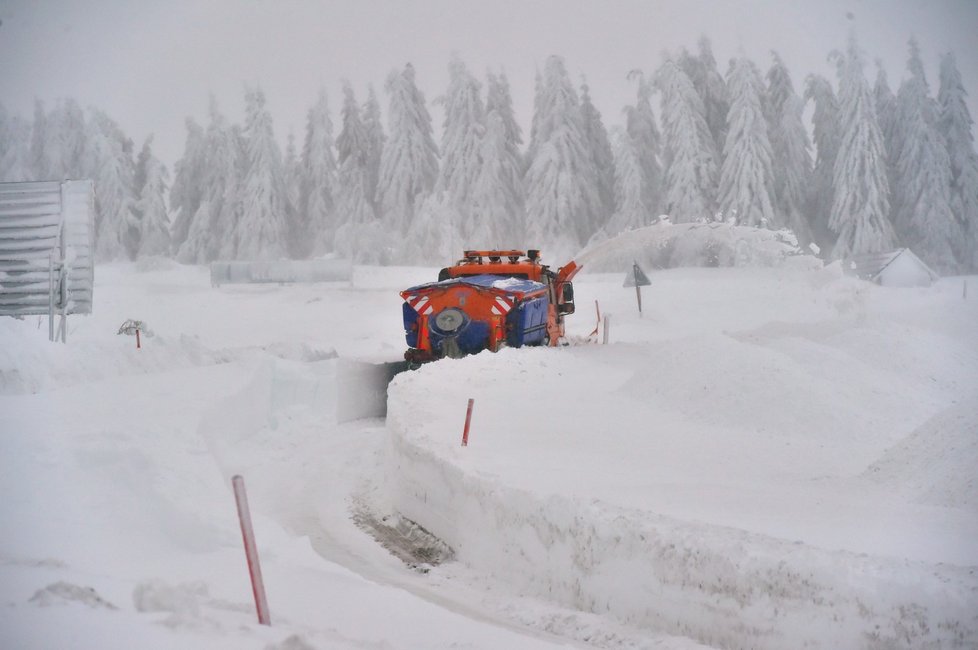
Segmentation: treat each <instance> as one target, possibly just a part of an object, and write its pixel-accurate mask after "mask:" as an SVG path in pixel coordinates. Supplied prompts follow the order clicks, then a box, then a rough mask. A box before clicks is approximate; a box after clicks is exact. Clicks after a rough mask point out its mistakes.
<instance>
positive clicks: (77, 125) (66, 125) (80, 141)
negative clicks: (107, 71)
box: [45, 98, 90, 180]
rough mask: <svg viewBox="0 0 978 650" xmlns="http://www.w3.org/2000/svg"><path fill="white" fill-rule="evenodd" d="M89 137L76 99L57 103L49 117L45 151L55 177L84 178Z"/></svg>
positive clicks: (52, 175)
mask: <svg viewBox="0 0 978 650" xmlns="http://www.w3.org/2000/svg"><path fill="white" fill-rule="evenodd" d="M86 141H87V136H86V128H85V114H84V113H83V112H82V109H81V107H80V106H78V103H77V102H76V101H75V100H74V99H70V98H69V99H62V100H60V101H58V103H57V104H55V107H54V109H53V110H52V111H51V112H50V113H49V114H48V118H47V143H46V145H45V151H46V152H47V155H48V160H49V163H50V165H51V167H50V169H49V172H50V173H51V178H52V179H59V180H60V179H64V178H84V177H86V176H87V175H88V174H89V173H90V171H89V170H88V169H87V168H86V160H87V154H86V148H87V142H86Z"/></svg>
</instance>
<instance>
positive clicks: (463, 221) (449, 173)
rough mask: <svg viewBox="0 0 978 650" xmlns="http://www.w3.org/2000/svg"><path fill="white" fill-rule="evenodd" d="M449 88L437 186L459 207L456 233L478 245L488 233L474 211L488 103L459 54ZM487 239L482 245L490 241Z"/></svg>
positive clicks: (451, 66) (451, 70)
mask: <svg viewBox="0 0 978 650" xmlns="http://www.w3.org/2000/svg"><path fill="white" fill-rule="evenodd" d="M448 78H449V81H448V92H447V93H446V94H445V98H444V106H445V121H444V130H443V132H442V133H443V135H442V141H441V143H442V144H441V154H442V158H441V173H440V175H439V177H438V183H437V185H436V190H437V191H438V192H444V193H445V200H446V201H447V202H448V204H449V205H450V206H452V209H454V211H455V220H454V221H455V227H456V228H457V229H458V232H457V233H455V234H456V235H457V236H458V237H459V238H460V239H461V241H462V242H470V243H468V244H466V245H468V246H475V245H476V243H475V241H474V239H473V238H474V237H477V236H485V235H486V234H487V232H488V230H487V228H486V226H487V225H488V224H479V223H475V215H474V214H473V212H472V202H473V198H474V197H473V192H474V187H475V182H476V177H477V176H478V175H479V169H480V167H481V162H482V161H481V151H480V149H481V145H482V138H483V135H484V133H485V121H486V115H485V107H484V106H483V104H482V97H481V96H480V92H481V84H480V83H479V82H478V81H477V80H476V79H475V77H473V76H472V74H471V73H469V71H468V68H466V67H465V64H464V63H463V62H462V60H461V59H459V58H458V56H457V55H453V56H452V59H451V61H450V63H449V64H448ZM488 243H489V242H483V244H481V245H485V244H488Z"/></svg>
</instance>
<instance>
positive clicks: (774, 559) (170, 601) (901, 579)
mask: <svg viewBox="0 0 978 650" xmlns="http://www.w3.org/2000/svg"><path fill="white" fill-rule="evenodd" d="M202 271H203V270H198V269H193V268H186V267H176V268H163V269H157V270H153V269H148V270H147V269H145V268H144V269H134V268H133V267H131V266H120V267H106V268H104V269H101V273H100V276H101V277H100V281H101V287H102V289H101V291H102V293H101V294H100V295H101V296H102V298H101V300H102V303H101V305H102V309H101V310H97V312H96V314H95V315H93V317H91V318H88V319H75V320H72V321H71V323H70V325H69V345H68V346H51V345H50V344H48V343H47V341H46V340H45V338H44V337H43V336H42V335H43V332H37V331H36V330H35V328H34V323H33V322H27V321H24V322H16V321H4V322H2V323H0V328H2V329H0V341H3V343H4V345H2V346H0V370H2V380H3V381H2V393H3V394H2V396H0V401H2V405H0V424H2V429H3V432H4V436H3V440H4V454H3V466H2V467H0V471H2V473H0V476H2V478H0V481H2V485H0V487H2V489H3V490H4V492H5V495H7V497H8V498H7V499H6V500H5V502H4V504H5V505H4V506H3V511H2V512H3V520H4V523H5V529H7V530H13V531H15V533H14V534H12V535H7V536H5V538H4V541H3V544H2V546H0V555H2V564H0V572H2V574H3V579H2V580H0V584H3V587H2V588H0V600H2V602H4V603H5V604H6V605H7V607H5V608H4V609H2V610H0V617H3V620H0V630H3V632H0V634H3V635H7V636H5V637H3V636H0V640H3V641H4V643H3V644H2V645H13V646H16V647H54V646H58V645H59V642H58V641H59V640H64V639H67V638H74V637H77V636H79V635H80V636H82V637H84V638H86V639H88V640H91V643H90V644H89V645H87V646H85V647H109V648H111V647H130V646H131V645H132V643H131V640H132V639H133V638H135V639H142V640H143V643H144V644H145V645H160V646H166V645H173V643H174V640H173V635H178V636H179V639H180V641H179V643H180V644H181V645H182V646H183V647H202V648H203V647H255V648H263V647H266V646H267V647H280V648H305V647H314V648H315V647H351V648H357V647H374V646H375V645H377V644H387V645H388V646H390V647H451V646H452V644H457V643H463V644H468V645H470V646H472V647H486V648H489V647H527V648H530V647H532V648H536V647H549V646H552V645H553V644H554V643H555V642H556V643H561V642H563V643H570V644H573V645H578V644H584V645H590V646H597V647H676V648H688V647H695V645H696V643H695V642H694V641H689V640H684V639H681V638H676V637H668V636H663V633H664V632H666V633H672V634H682V635H689V636H692V637H694V638H696V639H698V640H700V641H704V642H707V643H710V644H715V645H717V646H719V647H742V646H754V647H788V646H790V647H795V646H800V645H803V644H805V643H807V644H808V645H809V646H810V647H843V646H844V647H955V646H956V645H958V646H960V645H964V646H967V645H969V644H971V645H973V644H974V643H975V639H976V637H975V634H976V633H975V629H976V627H978V626H976V622H975V612H976V611H978V606H976V596H975V593H976V591H975V590H976V585H975V577H974V567H975V565H976V564H978V560H976V558H975V556H974V554H975V550H974V545H973V544H972V543H970V540H973V539H974V538H975V535H976V531H975V527H976V519H978V516H976V513H978V498H976V490H975V484H974V479H973V478H972V476H973V475H974V471H973V468H974V467H976V466H978V458H976V456H978V451H976V433H975V430H974V423H975V421H976V419H978V418H976V414H975V410H976V408H975V406H976V404H978V399H976V396H975V394H974V392H973V391H974V390H975V387H976V386H978V377H976V373H978V359H976V352H975V351H976V350H978V340H976V336H978V334H976V332H975V328H974V326H973V325H974V323H975V322H978V301H965V300H962V299H961V292H960V281H958V282H957V283H955V282H953V281H950V280H948V281H945V282H943V283H941V284H939V285H938V286H935V287H932V288H930V289H924V290H883V289H879V288H877V287H872V286H868V285H865V284H862V283H857V282H853V281H850V280H847V279H844V278H841V277H839V275H838V273H837V271H836V270H834V269H826V270H824V271H814V272H813V271H786V270H731V269H727V270H682V271H671V272H666V273H659V274H655V275H654V276H653V286H651V287H648V288H646V290H645V291H646V293H645V295H644V298H645V301H644V304H645V306H646V311H645V315H644V317H643V318H641V319H640V318H638V315H637V314H636V313H634V310H635V307H634V292H633V291H631V290H623V289H621V287H620V282H621V278H620V277H618V276H590V277H588V276H584V277H582V278H581V279H580V281H579V282H578V283H577V286H578V305H579V313H578V314H577V315H576V316H574V317H573V318H572V319H571V320H570V321H569V323H570V324H571V327H572V334H574V335H577V336H580V335H583V334H586V333H587V332H588V331H590V329H592V328H593V325H594V323H593V319H592V318H591V317H590V315H589V313H588V312H589V310H588V309H587V306H588V305H589V304H591V301H593V299H595V298H597V299H599V300H600V301H601V305H602V310H603V311H605V312H608V311H611V312H612V313H613V314H614V320H613V323H614V326H613V327H614V329H613V333H612V340H613V344H612V345H609V346H608V347H606V348H604V347H600V346H590V347H573V348H567V349H561V350H542V349H541V350H522V351H516V350H508V351H504V352H503V353H501V354H499V355H479V356H476V357H472V358H469V359H465V360H462V361H461V362H454V363H437V364H433V365H430V366H427V367H425V368H424V369H422V370H421V371H419V372H416V373H411V374H409V375H402V376H401V377H399V378H398V379H397V380H396V381H395V383H394V386H393V387H392V398H391V402H390V417H389V420H388V422H387V424H386V428H385V426H384V425H383V423H381V422H377V421H373V422H363V423H351V424H346V425H335V424H332V423H333V422H335V420H336V411H337V409H338V407H339V406H338V405H337V403H336V392H335V383H336V381H335V377H336V374H335V373H336V368H337V365H338V363H337V362H336V361H335V360H333V359H332V357H333V356H334V355H335V354H339V355H340V356H357V357H360V358H364V357H374V358H394V357H396V355H397V354H398V353H399V351H400V349H401V346H402V341H401V337H400V333H399V331H398V327H399V320H398V317H399V314H400V311H399V300H398V298H397V296H396V289H397V288H399V287H400V286H401V285H404V284H406V283H410V282H411V281H413V280H415V279H421V280H423V279H426V278H427V277H428V276H430V275H431V273H432V272H431V271H424V270H408V271H407V273H408V274H413V275H410V277H407V276H406V275H405V273H406V271H405V270H403V269H400V270H393V271H387V270H373V269H359V271H360V275H359V276H358V277H357V278H355V280H354V285H355V288H353V287H346V286H333V287H330V286H325V285H311V286H291V287H238V288H224V289H220V290H214V289H211V288H210V287H209V286H208V285H207V284H206V276H205V275H204V273H203V272H202ZM130 317H135V318H140V319H142V320H145V321H146V322H147V323H148V324H149V325H150V326H151V327H152V328H153V329H154V331H155V332H156V336H155V337H154V338H153V339H149V340H147V341H144V348H143V349H142V350H140V351H139V352H137V351H136V350H135V349H134V346H133V345H132V343H133V342H132V341H129V340H126V339H125V338H124V337H121V336H120V337H116V336H115V335H114V332H115V329H114V327H115V328H117V326H118V323H121V322H122V321H123V320H125V319H126V318H130ZM116 321H118V322H116ZM113 326H114V327H113ZM35 335H36V336H35ZM8 344H9V345H8ZM25 390H26V391H36V394H35V395H28V394H24V392H25ZM468 397H475V398H476V411H475V418H474V422H473V430H472V439H471V442H470V447H469V448H467V449H465V450H462V449H461V448H460V447H459V444H458V443H459V436H460V434H461V424H462V419H463V417H464V408H465V400H466V399H467V398H468ZM385 440H387V443H385V442H384V441H385ZM233 473H242V474H244V475H245V476H246V478H247V480H248V486H249V495H250V497H251V499H252V508H253V510H254V511H255V513H256V524H257V526H258V537H259V546H260V550H261V551H262V553H263V562H264V563H265V568H266V583H267V584H268V586H269V591H270V601H271V608H272V616H273V628H271V629H270V630H267V629H262V628H259V627H258V626H256V625H254V622H253V612H252V611H251V608H250V604H249V600H248V599H249V596H250V591H249V588H248V586H247V582H246V580H247V578H246V576H245V574H244V571H243V566H242V565H243V560H242V557H241V550H240V538H239V537H238V536H237V529H236V523H235V522H234V520H233V509H232V507H231V500H230V494H229V489H228V486H227V479H228V478H229V477H230V475H231V474H233ZM364 505H365V506H366V507H369V508H371V509H372V510H373V511H375V512H378V513H384V512H386V511H390V510H394V509H397V510H399V511H401V512H403V513H404V514H405V515H407V516H409V517H411V518H413V519H416V520H417V521H419V522H421V523H422V524H423V525H425V526H426V527H427V528H429V529H430V530H432V531H433V532H435V533H437V534H438V535H439V536H441V537H442V538H443V539H444V540H445V541H446V542H447V543H449V544H450V545H451V546H452V547H453V549H454V550H455V552H456V556H457V561H455V562H451V563H448V564H445V565H442V566H440V567H437V568H436V569H433V570H432V571H431V572H430V573H428V574H427V575H419V574H417V573H415V572H413V571H411V570H410V569H408V568H406V567H405V566H403V565H402V564H401V563H400V562H399V561H398V560H396V559H395V558H393V557H392V556H390V555H389V554H388V553H387V552H386V551H385V550H384V549H382V548H380V547H379V546H378V545H376V544H375V543H374V542H373V541H372V540H371V539H369V538H368V537H367V535H366V534H364V533H363V532H362V531H360V530H359V529H358V528H357V527H356V526H354V525H353V523H352V522H351V520H350V514H351V507H353V508H355V507H360V506H364ZM305 537H308V541H306V539H304V538H305ZM312 549H314V550H315V551H317V552H318V553H319V555H320V556H322V557H325V558H326V559H327V560H329V561H328V562H325V563H324V561H323V560H322V559H321V558H320V557H317V556H316V555H315V554H313V553H311V550H312ZM341 567H348V568H350V569H353V571H354V572H355V573H356V574H359V576H357V575H354V574H353V573H349V572H348V571H346V570H345V569H343V568H341ZM361 576H362V577H365V578H367V580H368V581H370V582H365V581H363V578H362V577H361ZM371 582H372V583H374V584H371ZM62 583H63V584H62ZM378 584H379V585H392V586H394V587H396V588H395V589H390V588H389V587H382V586H378ZM59 585H62V586H59ZM89 586H91V587H93V588H94V589H95V592H94V595H93V593H92V592H89V591H86V590H85V589H84V588H85V587H89ZM416 596H421V599H420V600H419V599H417V598H416ZM100 603H107V604H109V605H112V607H114V608H115V609H110V608H109V607H106V606H103V605H102V604H100ZM431 603H433V604H436V605H437V606H432V604H431ZM568 607H569V608H568ZM419 621H420V623H419ZM120 626H121V627H122V628H124V629H126V630H127V633H128V634H129V636H128V641H129V642H124V641H123V640H122V639H121V638H120V637H117V636H115V635H116V634H117V631H118V630H119V629H120ZM876 626H879V627H876ZM554 635H556V636H554ZM8 641H9V643H8ZM31 642H33V644H32V643H31ZM301 644H305V645H301ZM60 645H63V643H61V644H60Z"/></svg>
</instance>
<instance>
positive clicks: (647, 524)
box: [387, 382, 978, 650]
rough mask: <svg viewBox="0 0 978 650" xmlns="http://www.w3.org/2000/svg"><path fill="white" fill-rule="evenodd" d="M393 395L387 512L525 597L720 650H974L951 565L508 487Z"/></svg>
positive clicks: (969, 597) (958, 575)
mask: <svg viewBox="0 0 978 650" xmlns="http://www.w3.org/2000/svg"><path fill="white" fill-rule="evenodd" d="M402 392H404V393H407V394H409V392H408V391H402V390H399V387H398V385H397V382H395V384H394V385H392V387H391V399H390V400H389V403H388V419H387V427H388V431H389V435H390V456H389V460H390V468H389V473H388V477H387V478H388V480H389V481H390V490H391V495H392V499H393V501H394V503H393V505H394V507H395V508H396V509H397V510H398V511H399V512H400V513H401V514H403V515H404V516H406V517H408V518H409V519H412V520H414V521H416V522H418V523H420V524H421V525H423V526H424V527H425V528H427V529H428V530H429V531H431V532H432V533H433V534H435V535H437V536H438V537H440V538H441V539H442V540H444V541H445V542H446V543H448V544H449V545H450V546H451V547H452V548H453V549H454V550H455V553H456V557H457V559H458V560H459V561H462V562H464V563H466V564H468V565H470V566H472V567H474V568H476V569H477V570H482V571H485V572H487V573H490V574H492V575H494V576H495V577H497V578H499V579H501V580H504V581H506V582H508V583H510V584H512V585H514V586H515V587H516V588H517V589H518V590H519V592H520V593H522V594H526V595H532V596H536V597H539V598H543V599H547V600H552V601H556V602H559V603H560V604H563V605H566V606H569V607H574V608H577V609H580V610H583V611H588V612H594V613H597V614H607V615H611V616H613V617H614V618H617V619H618V620H620V621H622V622H624V623H626V624H629V625H633V626H636V627H640V628H645V629H650V630H655V631H658V632H667V633H670V634H676V635H683V636H688V637H691V638H694V639H696V640H698V641H700V642H702V643H705V644H709V645H715V646H717V647H722V648H767V649H771V650H781V649H783V648H832V649H834V648H856V647H860V648H889V649H893V648H951V647H966V646H971V647H974V646H973V644H976V643H978V615H976V612H975V611H974V609H973V605H974V602H975V595H974V590H975V586H974V580H973V579H970V580H969V579H968V578H967V577H962V573H967V570H962V568H961V567H954V566H950V565H941V564H936V565H935V564H928V563H924V562H911V561H904V560H898V559H891V558H885V557H872V556H869V555H866V554H857V553H851V552H845V551H837V550H836V551H828V550H823V549H820V548H816V547H813V546H810V545H806V544H803V543H801V542H790V541H784V540H779V539H775V538H772V537H768V536H764V535H759V534H753V533H749V532H745V531H740V530H736V529H731V528H726V527H721V526H713V525H708V524H700V523H695V522H688V521H681V520H677V519H673V518H670V517H664V516H659V515H656V514H654V513H651V512H644V511H638V510H632V509H624V508H619V507H615V506H613V505H610V504H607V503H602V502H600V501H597V500H591V501H584V500H580V499H574V498H567V497H563V496H559V495H550V496H544V495H541V494H539V493H532V492H528V491H526V490H521V489H514V488H511V487H508V486H507V485H504V484H501V483H500V482H499V481H498V480H494V477H493V476H490V475H482V474H479V473H478V472H472V471H467V470H466V469H463V468H462V467H460V465H459V464H458V463H457V462H455V460H453V459H452V458H450V457H447V456H446V455H445V454H442V453H439V452H436V451H434V450H433V448H432V445H430V444H426V443H430V440H427V439H426V438H424V437H422V436H418V435H417V434H416V433H414V432H415V431H416V430H417V429H418V427H417V421H418V417H419V416H421V415H422V414H421V413H419V412H418V409H417V408H415V407H413V406H412V405H411V404H408V403H406V400H403V399H399V395H400V394H401V393H402ZM460 425H461V423H460ZM460 428H461V427H460ZM543 460H544V459H541V461H543ZM568 471H573V470H572V469H569V470H568ZM972 573H973V572H972ZM972 578H973V576H972Z"/></svg>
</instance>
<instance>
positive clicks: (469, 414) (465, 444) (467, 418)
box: [462, 397, 475, 447]
mask: <svg viewBox="0 0 978 650" xmlns="http://www.w3.org/2000/svg"><path fill="white" fill-rule="evenodd" d="M474 403H475V400H474V399H472V398H471V397H470V398H469V408H468V409H466V411H465V429H464V430H463V431H462V446H463V447H468V446H469V424H470V423H471V422H472V404H474Z"/></svg>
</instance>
